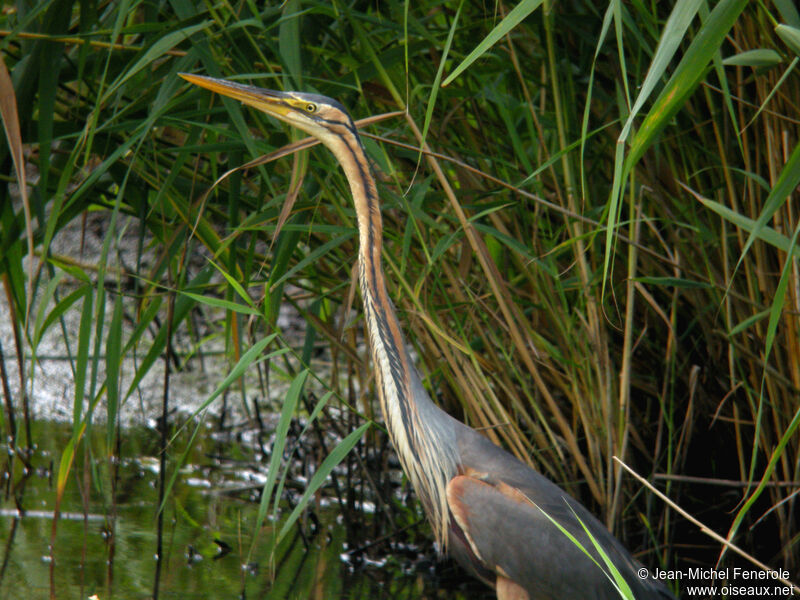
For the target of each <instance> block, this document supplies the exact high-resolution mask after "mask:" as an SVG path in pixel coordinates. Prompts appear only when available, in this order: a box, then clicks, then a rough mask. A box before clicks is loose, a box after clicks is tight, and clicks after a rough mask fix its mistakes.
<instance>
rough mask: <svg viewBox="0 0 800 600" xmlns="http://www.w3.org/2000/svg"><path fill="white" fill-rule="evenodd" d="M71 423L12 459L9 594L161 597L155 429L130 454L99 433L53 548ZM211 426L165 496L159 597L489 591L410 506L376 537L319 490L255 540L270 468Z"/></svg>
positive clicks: (3, 532)
mask: <svg viewBox="0 0 800 600" xmlns="http://www.w3.org/2000/svg"><path fill="white" fill-rule="evenodd" d="M69 435H70V428H69V427H67V426H64V425H63V424H57V423H47V422H44V423H41V422H40V423H36V424H35V431H34V432H33V439H35V440H41V444H40V446H39V447H38V448H37V449H36V451H35V453H34V454H33V455H32V456H31V457H29V459H28V460H29V463H30V465H31V467H33V468H24V467H22V466H21V465H20V461H17V462H16V465H15V467H14V471H15V472H14V473H13V474H10V476H9V474H6V481H7V482H8V483H9V485H8V486H7V487H6V494H5V495H4V497H3V502H2V505H1V506H0V539H3V540H5V544H4V545H3V550H2V551H3V555H2V565H1V566H0V598H9V599H10V598H14V599H18V598H30V599H36V598H49V597H50V591H51V587H52V589H53V591H54V592H55V595H56V597H57V598H88V597H90V596H92V595H96V596H97V597H98V598H100V599H107V598H126V599H127V598H150V597H152V595H153V582H154V578H155V568H156V560H155V555H154V552H155V548H156V505H157V493H156V487H157V478H158V462H157V461H155V460H153V459H152V458H150V457H151V456H152V451H153V449H154V448H155V447H156V446H157V437H156V434H155V433H154V432H152V431H151V430H148V429H145V428H138V429H131V430H130V431H127V432H126V433H125V434H124V435H123V440H124V441H123V443H124V445H125V449H124V455H125V456H127V457H134V458H127V459H124V460H121V461H114V462H112V461H109V460H108V459H107V458H105V457H103V456H102V454H101V453H99V451H98V448H99V446H97V445H94V444H91V443H88V444H85V445H84V446H85V448H86V453H85V455H79V456H78V457H76V465H79V464H80V465H81V466H80V468H73V471H72V474H71V476H70V477H71V480H70V481H69V482H68V485H67V487H66V492H65V495H64V500H63V502H62V505H61V515H60V518H59V520H58V523H57V528H56V534H55V538H54V539H55V544H54V546H53V549H52V553H51V549H50V541H51V534H52V529H53V507H54V498H55V484H54V481H53V480H54V477H53V475H52V470H53V466H52V465H53V462H55V463H56V464H57V462H58V460H59V456H58V454H57V449H58V448H63V447H64V445H65V444H66V442H67V440H68V439H69ZM90 437H91V436H90ZM206 438H207V441H206V442H200V443H198V444H197V447H196V448H195V449H194V450H193V452H192V454H191V456H190V459H189V462H188V463H187V464H189V465H191V466H190V467H187V468H184V469H182V470H181V473H180V475H179V477H178V479H177V481H176V484H175V486H174V488H173V489H172V493H171V495H170V497H169V500H168V502H167V506H166V509H165V513H164V516H165V518H164V531H165V535H164V539H163V561H162V565H163V566H162V573H161V578H160V585H159V598H208V599H216V598H220V599H222V598H266V599H277V598H281V599H283V598H303V599H305V598H320V599H321V598H325V599H328V598H353V599H355V598H386V599H394V598H397V599H401V598H403V599H406V598H407V599H411V598H491V597H492V595H491V594H490V593H489V591H488V590H485V589H484V588H483V587H481V586H480V584H476V583H474V582H472V581H470V580H468V579H467V578H466V577H465V576H463V575H462V574H461V573H460V571H458V570H457V568H456V567H455V566H454V565H452V564H450V563H437V562H436V561H434V560H432V558H431V557H430V555H431V552H432V550H431V548H430V547H425V548H423V549H422V551H421V552H420V549H419V544H420V543H424V541H425V540H426V539H427V536H426V529H425V528H424V527H417V523H418V521H419V516H418V515H417V514H416V513H415V512H413V511H406V512H407V513H408V516H407V518H408V523H395V529H394V533H393V534H392V535H391V536H390V537H387V538H386V539H384V538H376V539H369V535H368V534H369V533H370V532H371V531H379V529H376V528H375V526H374V523H372V522H371V520H372V519H373V516H372V515H370V514H369V511H365V512H358V513H357V514H356V518H355V519H353V520H352V521H350V520H347V519H344V518H343V517H342V506H343V503H342V502H340V501H323V500H326V499H324V498H322V499H320V500H319V501H318V502H317V503H316V505H315V506H314V507H313V508H312V510H310V511H308V512H307V514H306V515H305V517H304V523H303V524H302V526H301V527H295V528H294V529H293V530H292V533H291V534H289V535H288V536H286V538H284V539H283V540H282V541H281V543H280V544H279V545H278V547H277V548H275V551H274V552H271V549H272V544H271V536H272V535H274V533H275V531H276V530H278V529H279V528H280V525H281V523H280V522H272V521H270V520H269V519H268V520H267V521H266V522H265V526H264V527H263V529H262V531H261V532H259V535H258V538H257V540H256V543H255V544H253V542H254V533H255V532H254V531H253V528H254V523H255V522H256V516H257V511H258V503H257V502H255V501H254V500H256V501H257V500H258V490H259V489H260V487H261V485H263V481H262V475H261V474H259V473H258V472H257V471H255V470H248V469H247V468H245V467H244V465H246V464H249V462H250V457H249V456H246V450H243V449H242V446H241V445H238V444H229V443H227V442H225V441H221V440H220V439H219V437H217V438H216V439H212V436H206ZM176 444H177V445H178V447H182V443H181V442H180V441H177V442H176ZM204 444H205V445H204ZM91 449H94V450H95V453H93V452H91ZM243 453H244V454H243ZM222 456H225V457H227V458H226V459H225V460H224V461H223V460H220V459H219V457H222ZM231 457H233V458H231ZM287 488H289V489H291V485H290V484H287ZM287 496H288V498H289V502H291V493H289V494H287ZM356 500H357V499H356ZM356 500H353V502H352V504H353V506H356V505H358V504H359V503H358V502H357V501H356ZM364 502H365V503H367V502H369V501H367V500H365V501H364ZM344 504H345V505H346V504H347V503H344ZM290 508H291V507H290ZM373 510H374V506H373ZM251 547H252V551H251ZM51 555H52V556H53V557H54V563H53V564H52V565H51V561H50V557H51ZM51 566H52V570H51ZM51 573H52V584H51Z"/></svg>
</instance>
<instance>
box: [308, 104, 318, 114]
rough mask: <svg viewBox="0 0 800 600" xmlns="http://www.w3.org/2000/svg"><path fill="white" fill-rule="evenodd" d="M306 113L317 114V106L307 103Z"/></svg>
mask: <svg viewBox="0 0 800 600" xmlns="http://www.w3.org/2000/svg"><path fill="white" fill-rule="evenodd" d="M306 112H308V113H315V112H317V105H316V104H313V103H311V102H309V103H308V104H306Z"/></svg>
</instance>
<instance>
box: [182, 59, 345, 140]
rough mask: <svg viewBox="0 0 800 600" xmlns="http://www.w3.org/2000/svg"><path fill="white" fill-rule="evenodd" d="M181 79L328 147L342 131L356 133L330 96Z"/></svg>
mask: <svg viewBox="0 0 800 600" xmlns="http://www.w3.org/2000/svg"><path fill="white" fill-rule="evenodd" d="M179 75H180V76H181V77H182V78H183V79H185V80H186V81H188V82H189V83H193V84H195V85H199V86H200V87H203V88H206V89H207V90H211V91H212V92H217V93H218V94H222V95H223V96H228V97H229V98H233V99H235V100H239V101H240V102H242V103H243V104H247V105H248V106H252V107H253V108H256V109H258V110H260V111H262V112H265V113H267V114H268V115H272V116H273V117H275V118H277V119H280V120H281V121H285V122H286V123H289V124H290V125H294V126H295V127H297V128H298V129H301V130H303V131H305V132H306V133H308V134H311V135H313V136H314V137H316V138H317V139H319V140H320V141H321V142H323V143H324V144H325V145H328V146H329V145H331V144H332V143H333V142H334V140H335V139H338V138H339V137H340V136H341V135H342V133H343V132H342V130H341V128H342V127H343V128H344V129H346V130H349V131H350V132H351V133H355V126H354V125H353V120H352V119H351V118H350V115H349V114H348V113H347V111H346V110H345V108H344V107H343V106H342V105H341V104H339V103H338V102H337V101H336V100H333V99H331V98H328V97H327V96H321V95H319V94H309V93H305V92H277V91H274V90H267V89H263V88H259V87H255V86H252V85H243V84H241V83H234V82H233V81H228V80H226V79H216V78H214V77H206V76H204V75H192V74H189V73H179Z"/></svg>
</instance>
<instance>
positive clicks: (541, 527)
mask: <svg viewBox="0 0 800 600" xmlns="http://www.w3.org/2000/svg"><path fill="white" fill-rule="evenodd" d="M181 77H183V78H184V79H185V80H186V81H189V82H190V83H193V84H195V85H198V86H200V87H203V88H206V89H208V90H211V91H213V92H217V93H219V94H222V95H224V96H228V97H230V98H234V99H236V100H239V101H241V102H242V103H244V104H246V105H248V106H252V107H253V108H256V109H258V110H260V111H262V112H265V113H267V114H268V115H272V116H273V117H276V118H278V119H280V120H281V121H285V122H286V123H289V124H290V125H293V126H294V127H297V128H298V129H301V130H303V131H305V132H306V133H308V134H310V135H312V136H314V137H315V138H317V139H318V140H319V141H320V142H322V143H323V144H324V145H325V146H327V148H328V149H329V150H330V151H331V152H333V154H334V155H335V157H336V158H337V160H338V161H339V164H340V165H341V167H342V169H343V170H344V173H345V176H346V177H347V180H348V182H349V184H350V191H351V193H352V196H353V202H354V204H355V211H356V217H357V220H358V236H359V248H358V277H359V284H360V287H361V296H362V301H363V306H364V313H365V319H366V326H367V330H368V332H369V340H370V350H371V353H372V361H373V365H374V368H375V379H376V382H377V390H378V398H379V400H380V405H381V410H382V412H383V418H384V421H385V422H386V428H387V430H388V431H389V436H390V438H391V441H392V444H393V445H394V448H395V450H396V451H397V454H398V456H399V457H400V462H401V463H402V465H403V470H404V471H405V473H406V475H407V476H408V478H409V480H410V481H411V483H412V485H413V486H414V489H415V490H416V492H417V495H418V496H419V498H420V500H421V502H422V506H423V507H424V510H425V515H426V516H427V518H428V521H429V522H430V524H431V527H432V528H433V533H434V535H435V538H436V541H437V543H438V544H439V548H440V549H443V550H444V551H446V552H448V553H449V554H450V555H451V556H453V557H454V558H455V559H456V560H457V561H458V562H459V563H461V564H462V565H463V566H464V567H465V568H466V569H467V570H468V571H470V572H471V573H473V574H474V575H475V576H476V577H478V578H480V579H482V580H483V581H485V582H486V583H488V584H489V585H491V586H493V587H494V588H495V589H496V591H497V597H498V598H499V599H500V600H510V599H513V600H533V599H565V598H581V599H589V598H596V599H612V598H620V597H625V596H621V590H623V589H624V588H625V587H628V588H629V589H630V591H631V592H632V593H633V597H634V598H637V599H638V600H644V599H657V598H660V599H662V600H663V599H664V598H673V596H672V594H671V593H670V592H669V591H668V590H667V588H666V587H665V586H664V585H663V584H662V583H661V582H659V581H656V580H654V579H652V578H650V577H649V575H648V574H647V571H646V570H645V569H644V568H643V567H642V566H641V565H640V564H639V563H638V562H637V561H636V560H635V559H634V558H633V557H632V556H631V555H630V554H629V553H628V551H627V550H626V549H625V548H624V547H623V546H622V544H621V543H620V542H619V541H617V539H616V538H614V536H612V535H611V534H610V533H609V532H608V530H607V529H606V528H605V527H604V526H603V525H602V524H601V523H600V521H598V520H597V519H596V518H595V517H594V516H593V515H592V514H591V513H590V512H589V511H588V510H587V509H586V508H584V507H583V506H582V505H581V504H580V503H579V502H577V501H576V500H574V499H573V498H571V497H570V496H569V495H568V494H567V493H566V492H564V491H563V490H562V489H561V488H559V487H558V486H557V485H555V484H554V483H552V482H551V481H550V480H548V479H547V478H545V477H544V476H542V475H540V474H539V473H537V472H536V471H534V470H533V469H531V468H530V467H529V466H528V465H526V464H524V463H522V462H521V461H519V460H517V459H516V458H515V457H514V456H512V455H511V454H509V453H508V452H506V451H505V450H502V449H501V448H499V447H498V446H495V445H494V444H493V443H492V442H490V441H489V440H487V439H486V438H485V437H483V436H482V435H480V434H478V433H477V432H476V431H475V430H473V429H472V428H470V427H467V426H466V425H464V424H463V423H461V422H459V421H457V420H456V419H454V418H453V417H451V416H450V415H448V414H447V413H446V412H444V411H443V410H442V409H440V408H439V407H438V406H436V405H435V404H434V403H433V402H432V401H431V399H430V396H428V393H427V392H426V391H425V388H424V387H423V385H422V381H421V379H420V376H419V373H418V372H417V369H416V368H415V366H414V364H413V362H412V360H411V357H410V355H409V353H408V352H407V350H406V345H405V342H404V339H403V333H402V331H401V329H400V322H399V321H398V319H397V315H396V314H395V311H394V307H393V306H392V303H391V301H390V299H389V295H388V293H387V291H386V284H385V282H384V279H385V278H384V273H383V268H382V266H381V246H382V243H383V240H382V230H383V225H382V221H381V210H380V204H379V199H378V190H377V187H376V185H375V180H374V179H373V176H372V174H371V172H370V165H369V161H368V160H367V156H366V154H365V152H364V147H363V146H362V144H361V139H360V137H359V135H358V131H357V130H356V127H355V125H354V124H353V120H352V119H351V118H350V115H349V114H348V113H347V111H346V110H345V108H344V107H343V106H342V105H341V104H339V103H338V102H336V101H335V100H332V99H330V98H327V97H325V96H320V95H317V94H307V93H300V92H276V91H272V90H265V89H261V88H258V87H253V86H248V85H241V84H239V83H234V82H231V81H226V80H222V79H213V78H211V77H204V76H199V75H189V74H181ZM556 522H557V523H558V525H556V524H555V523H556ZM567 534H568V535H567ZM569 536H571V537H572V538H573V539H574V541H573V540H571V539H570V537H569ZM607 560H608V561H610V562H611V563H613V565H614V567H615V568H616V570H617V571H618V574H619V575H620V577H621V579H617V578H615V576H614V575H613V574H612V572H611V570H610V569H609V568H608V565H607V562H606V561H607Z"/></svg>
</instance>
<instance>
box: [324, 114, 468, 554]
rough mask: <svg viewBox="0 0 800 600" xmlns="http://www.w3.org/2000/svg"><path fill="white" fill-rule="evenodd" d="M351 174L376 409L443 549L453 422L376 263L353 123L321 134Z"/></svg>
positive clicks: (373, 192) (374, 220) (377, 245)
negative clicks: (427, 381)
mask: <svg viewBox="0 0 800 600" xmlns="http://www.w3.org/2000/svg"><path fill="white" fill-rule="evenodd" d="M323 142H324V143H325V145H326V146H327V147H328V148H329V149H330V150H331V151H332V152H333V153H334V154H335V155H336V158H337V159H338V160H339V163H340V164H341V165H342V168H343V170H344V172H345V175H346V176H347V180H348V181H349V182H350V191H351V192H352V195H353V202H354V204H355V210H356V216H357V219H358V235H359V250H358V272H359V283H360V287H361V296H362V298H363V302H364V314H365V318H366V325H367V330H368V332H369V339H370V349H371V352H372V360H373V362H374V370H375V377H376V380H377V381H376V382H377V389H378V395H379V399H380V404H381V411H382V412H383V418H384V421H385V422H386V426H387V429H388V431H389V435H390V437H391V440H392V444H393V445H394V447H395V449H396V451H397V453H398V455H399V457H400V461H401V463H402V465H403V470H404V471H405V473H406V475H407V476H408V478H409V479H410V480H411V484H412V485H413V486H414V489H415V490H416V491H417V494H418V496H419V497H420V500H421V501H422V504H423V507H424V508H425V512H426V514H427V516H428V519H429V521H430V523H431V525H432V527H433V531H434V535H435V539H436V541H437V543H438V544H439V547H440V549H441V550H444V548H445V546H446V544H447V523H448V519H449V515H448V509H447V500H446V496H445V489H446V486H447V482H448V481H449V480H450V479H451V478H452V477H453V476H455V474H456V472H457V469H458V463H457V458H456V453H455V448H454V447H453V445H454V435H453V431H452V423H454V421H453V420H452V419H451V418H450V417H449V416H448V415H447V414H446V413H445V412H444V411H442V410H441V409H439V408H438V407H437V406H436V405H434V404H433V402H432V401H431V399H430V397H429V396H428V394H427V392H426V391H425V389H424V388H423V387H422V384H421V382H420V377H419V374H418V373H417V371H416V368H415V367H414V365H413V363H412V362H411V357H410V356H409V354H408V352H407V350H406V347H405V342H404V339H403V334H402V332H401V330H400V323H399V321H398V320H397V315H396V314H395V312H394V307H393V305H392V302H391V300H390V299H389V296H388V294H387V293H386V285H385V282H384V275H383V267H382V266H381V247H382V244H383V240H382V233H383V225H382V220H381V213H380V205H379V199H378V192H377V188H376V186H375V180H374V179H373V177H372V174H371V173H370V169H369V166H368V165H369V163H368V161H367V157H366V154H365V153H364V148H363V146H362V145H361V142H360V139H359V138H358V137H357V134H356V132H355V127H354V126H353V127H352V129H351V128H349V127H343V128H342V129H341V130H340V133H338V135H336V136H335V137H333V136H332V137H330V138H328V139H325V140H323Z"/></svg>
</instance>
